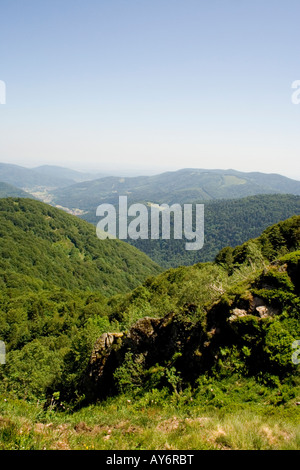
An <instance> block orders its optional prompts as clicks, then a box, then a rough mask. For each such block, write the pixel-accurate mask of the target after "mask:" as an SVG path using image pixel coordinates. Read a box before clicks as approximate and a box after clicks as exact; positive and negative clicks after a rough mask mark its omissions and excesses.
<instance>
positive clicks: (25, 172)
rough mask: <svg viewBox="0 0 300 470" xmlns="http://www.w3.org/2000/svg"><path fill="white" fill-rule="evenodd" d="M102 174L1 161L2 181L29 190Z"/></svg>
mask: <svg viewBox="0 0 300 470" xmlns="http://www.w3.org/2000/svg"><path fill="white" fill-rule="evenodd" d="M100 176H103V175H100V174H99V173H95V174H92V173H84V172H80V171H76V170H71V169H69V168H64V167H60V166H55V165H42V166H38V167H36V168H25V167H23V166H20V165H14V164H11V163H0V181H3V182H4V183H7V184H11V185H13V186H16V187H17V188H20V189H23V190H28V191H29V192H30V190H37V189H40V188H49V189H54V188H62V187H65V186H70V185H72V184H75V183H77V182H81V181H89V180H91V179H94V178H99V177H100Z"/></svg>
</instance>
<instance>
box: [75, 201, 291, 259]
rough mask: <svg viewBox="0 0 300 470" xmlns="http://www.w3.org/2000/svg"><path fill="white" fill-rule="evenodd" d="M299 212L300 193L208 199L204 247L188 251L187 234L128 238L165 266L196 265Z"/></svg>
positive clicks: (93, 215)
mask: <svg viewBox="0 0 300 470" xmlns="http://www.w3.org/2000/svg"><path fill="white" fill-rule="evenodd" d="M199 203H201V201H199ZM202 203H203V201H202ZM195 204H196V203H195ZM149 211H150V208H149ZM298 214H300V196H293V195H290V194H282V195H281V194H270V195H269V194H263V195H256V196H248V197H246V198H240V199H230V200H216V201H206V202H205V204H204V246H203V248H202V249H201V250H195V251H193V250H191V251H187V250H186V249H185V243H186V240H185V238H184V236H183V239H182V240H174V239H173V238H172V236H171V239H170V240H163V239H162V238H161V235H160V239H159V240H141V239H138V240H132V239H130V238H129V239H128V240H127V241H128V243H130V244H131V245H133V246H136V247H137V248H138V249H139V250H141V251H143V252H144V253H146V254H147V255H148V256H149V257H150V258H151V259H152V260H153V261H155V262H156V263H158V264H159V265H160V266H163V267H164V268H168V267H176V266H180V265H192V264H195V263H199V262H206V261H213V260H214V258H215V256H216V255H217V253H218V252H219V251H220V250H221V249H222V248H223V247H224V246H232V247H235V246H237V245H240V244H242V243H244V242H246V241H247V240H249V239H250V238H255V237H258V236H259V235H260V234H261V232H262V231H263V230H265V229H266V228H267V227H268V226H270V225H273V224H275V223H277V222H280V221H281V220H285V219H287V218H288V217H291V216H292V215H298ZM82 218H83V219H85V220H87V221H89V222H91V223H94V224H97V222H98V221H99V220H100V219H99V217H97V216H96V212H93V213H88V214H85V215H83V216H82ZM149 219H150V218H149ZM194 220H195V219H194ZM172 223H173V218H172V217H171V224H172ZM194 229H195V226H194ZM149 233H150V229H149ZM172 233H173V232H172V228H171V234H172Z"/></svg>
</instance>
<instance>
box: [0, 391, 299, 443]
mask: <svg viewBox="0 0 300 470" xmlns="http://www.w3.org/2000/svg"><path fill="white" fill-rule="evenodd" d="M151 397H152V398H151ZM164 398H165V397H164V395H163V394H162V393H157V391H154V392H150V393H149V394H148V396H143V397H140V398H137V397H136V398H133V397H131V398H128V397H127V396H126V395H121V396H119V397H116V398H110V399H108V400H107V401H106V402H103V403H99V404H94V405H90V406H87V407H83V408H82V409H80V410H78V411H75V412H70V411H66V410H65V411H58V410H56V409H55V408H53V409H49V408H48V410H46V409H45V408H44V406H43V403H40V402H36V403H28V402H24V401H23V400H19V399H14V398H13V397H6V398H5V397H4V396H0V450H22V449H23V450H225V449H226V450H227V449H228V450H299V449H300V426H299V423H300V420H299V407H297V406H296V404H295V403H294V402H293V401H292V402H291V403H287V404H285V405H281V406H274V405H264V406H265V407H262V405H261V404H258V403H249V402H248V403H244V404H243V405H242V404H239V405H238V406H237V407H235V409H232V408H230V407H226V406H225V407H220V408H216V407H213V406H209V405H205V404H203V403H200V402H199V401H197V400H196V401H195V402H193V401H191V404H190V405H185V406H183V405H182V404H180V403H179V402H178V400H177V403H176V397H172V396H171V397H170V398H169V399H168V400H165V399H164ZM57 405H58V406H59V404H57Z"/></svg>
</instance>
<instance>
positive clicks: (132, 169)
mask: <svg viewBox="0 0 300 470" xmlns="http://www.w3.org/2000/svg"><path fill="white" fill-rule="evenodd" d="M1 163H4V164H12V165H17V166H20V167H24V168H28V169H32V170H34V169H36V168H38V167H40V166H55V167H59V168H65V169H69V170H74V171H78V172H81V173H87V174H90V175H92V174H93V173H95V176H96V175H97V174H103V175H104V176H121V177H122V176H127V177H130V176H151V175H158V174H161V173H165V172H173V171H180V170H185V169H188V170H203V171H218V170H219V171H230V170H233V171H241V172H242V173H252V172H256V170H250V171H245V170H237V169H236V168H225V167H224V168H200V167H188V166H186V167H184V166H183V167H178V168H151V167H141V168H139V167H136V166H129V167H128V166H127V167H120V168H118V169H116V168H107V167H105V166H98V167H97V166H89V165H88V164H87V165H82V166H77V167H76V166H72V165H69V164H68V163H66V164H63V163H61V164H53V163H51V162H50V163H47V162H46V163H45V162H42V163H41V164H37V165H30V164H27V163H26V162H25V163H24V164H22V162H21V163H13V162H7V161H0V164H1ZM259 173H264V174H278V175H281V176H285V177H287V178H290V179H293V180H296V181H300V177H296V176H295V175H292V176H289V175H287V174H283V173H276V172H259ZM100 177H101V176H100ZM0 181H1V177H0Z"/></svg>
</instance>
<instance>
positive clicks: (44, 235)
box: [0, 198, 161, 295]
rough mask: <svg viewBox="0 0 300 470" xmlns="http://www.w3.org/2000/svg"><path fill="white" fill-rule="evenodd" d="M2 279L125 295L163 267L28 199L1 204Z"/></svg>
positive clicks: (12, 284) (17, 284) (13, 284)
mask: <svg viewBox="0 0 300 470" xmlns="http://www.w3.org/2000/svg"><path fill="white" fill-rule="evenodd" d="M0 221H1V223H0V279H1V285H2V286H3V285H6V286H8V287H21V286H24V288H25V286H26V285H28V286H34V287H35V288H36V287H37V286H39V287H41V286H44V287H45V286H46V287H51V286H55V287H63V288H66V289H76V288H77V289H87V290H90V291H97V292H99V293H102V294H104V295H111V294H114V293H118V292H124V291H128V290H129V289H132V288H133V287H135V286H137V285H138V284H139V283H140V282H141V281H142V280H144V279H145V278H146V277H147V276H148V275H152V274H155V273H158V272H159V271H160V270H161V269H160V268H159V267H158V266H157V265H156V264H155V263H154V262H153V261H151V260H150V259H149V258H148V257H147V256H146V255H144V254H143V253H141V252H140V251H138V250H137V249H136V248H134V247H131V246H129V245H128V244H126V243H124V242H121V241H119V240H99V239H98V238H97V236H96V230H95V228H94V227H93V226H92V225H91V224H89V223H87V222H85V221H83V220H80V219H78V218H77V217H75V216H72V215H69V214H66V213H65V212H64V211H62V210H59V209H56V208H53V207H51V206H49V205H46V204H44V203H42V202H40V201H34V200H31V199H13V198H8V199H1V200H0Z"/></svg>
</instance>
